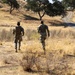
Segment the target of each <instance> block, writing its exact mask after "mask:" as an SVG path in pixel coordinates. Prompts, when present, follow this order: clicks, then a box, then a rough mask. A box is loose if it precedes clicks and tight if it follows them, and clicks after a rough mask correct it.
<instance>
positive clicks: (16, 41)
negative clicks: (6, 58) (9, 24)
mask: <svg viewBox="0 0 75 75" xmlns="http://www.w3.org/2000/svg"><path fill="white" fill-rule="evenodd" d="M15 49H16V52H17V39H15Z"/></svg>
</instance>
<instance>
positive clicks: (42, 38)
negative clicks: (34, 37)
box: [41, 37, 46, 54]
mask: <svg viewBox="0 0 75 75" xmlns="http://www.w3.org/2000/svg"><path fill="white" fill-rule="evenodd" d="M41 43H42V47H43V50H44V54H45V53H46V51H45V39H44V37H41Z"/></svg>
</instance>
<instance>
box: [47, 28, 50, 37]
mask: <svg viewBox="0 0 75 75" xmlns="http://www.w3.org/2000/svg"><path fill="white" fill-rule="evenodd" d="M47 33H48V37H49V36H50V32H49V29H48V27H47Z"/></svg>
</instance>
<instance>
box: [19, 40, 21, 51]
mask: <svg viewBox="0 0 75 75" xmlns="http://www.w3.org/2000/svg"><path fill="white" fill-rule="evenodd" d="M20 47H21V41H19V50H20Z"/></svg>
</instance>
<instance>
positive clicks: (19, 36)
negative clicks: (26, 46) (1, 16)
mask: <svg viewBox="0 0 75 75" xmlns="http://www.w3.org/2000/svg"><path fill="white" fill-rule="evenodd" d="M21 41H22V35H17V36H15V41H14V42H15V43H17V42H21Z"/></svg>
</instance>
